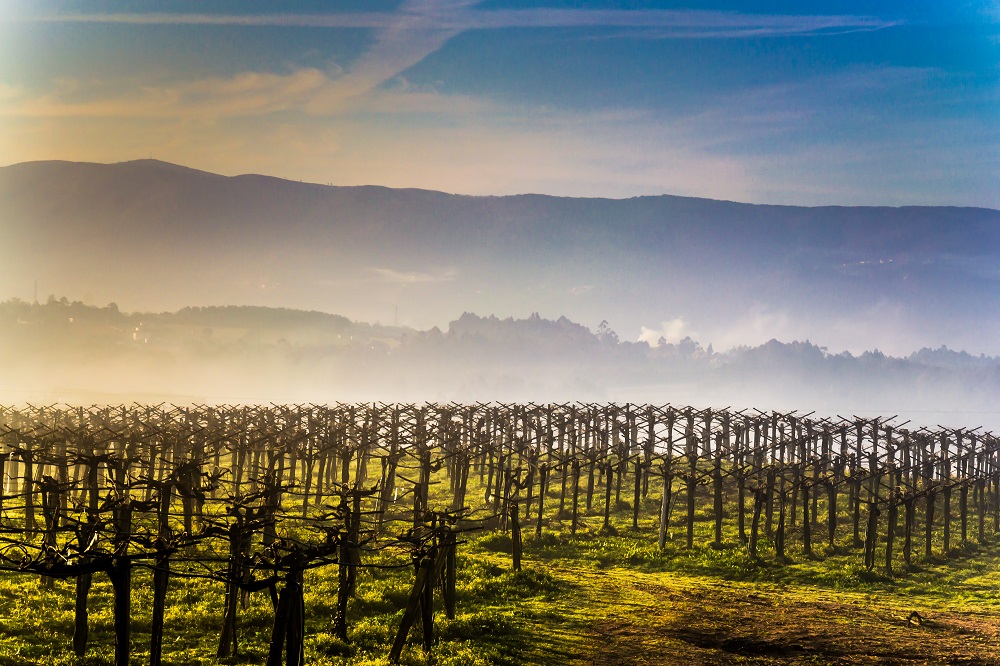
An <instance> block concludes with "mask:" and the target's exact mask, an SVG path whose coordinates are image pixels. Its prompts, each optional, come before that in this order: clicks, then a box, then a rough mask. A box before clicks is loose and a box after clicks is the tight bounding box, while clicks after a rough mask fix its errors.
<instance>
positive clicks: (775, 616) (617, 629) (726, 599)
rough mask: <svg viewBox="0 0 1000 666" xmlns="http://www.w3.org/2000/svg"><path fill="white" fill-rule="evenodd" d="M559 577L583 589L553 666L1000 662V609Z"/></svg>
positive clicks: (563, 626) (750, 586)
mask: <svg viewBox="0 0 1000 666" xmlns="http://www.w3.org/2000/svg"><path fill="white" fill-rule="evenodd" d="M554 573H557V574H558V575H559V576H560V577H562V578H565V579H567V580H571V581H574V589H575V590H576V592H575V593H574V594H573V595H571V596H570V597H569V598H567V599H565V600H561V601H560V602H559V603H558V604H557V607H556V609H555V610H554V613H553V617H552V621H553V624H554V625H557V626H553V624H550V625H549V630H548V632H547V636H548V641H547V642H548V643H549V645H550V646H551V647H552V648H557V647H559V646H562V647H563V650H562V651H561V654H557V653H551V656H552V657H553V660H552V661H551V662H550V663H564V661H572V662H573V663H577V664H594V665H601V666H604V665H608V666H610V665H614V666H625V665H631V664H635V665H640V664H642V665H645V664H685V665H691V666H693V665H695V664H907V665H911V664H998V665H1000V611H998V610H996V609H995V608H989V607H984V608H969V607H962V608H947V609H941V608H934V607H928V606H927V605H923V604H921V603H919V602H917V603H914V602H913V601H912V600H911V599H910V598H908V597H900V596H893V595H886V596H879V597H876V596H874V595H867V594H860V593H856V592H833V591H829V590H819V589H814V588H802V587H795V588H781V587H778V586H774V585H764V584H754V583H732V582H725V581H718V580H709V579H702V578H691V577H685V576H679V575H676V574H643V573H636V572H632V571H618V570H593V569H580V570H577V569H572V570H571V569H568V568H566V569H563V568H558V569H556V570H555V571H554ZM925 603H926V602H925ZM914 611H915V612H916V613H918V614H919V618H918V617H917V616H916V615H912V616H911V613H913V612H914ZM560 657H565V658H566V659H565V660H564V659H563V658H560Z"/></svg>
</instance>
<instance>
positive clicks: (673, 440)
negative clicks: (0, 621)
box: [0, 403, 1000, 666]
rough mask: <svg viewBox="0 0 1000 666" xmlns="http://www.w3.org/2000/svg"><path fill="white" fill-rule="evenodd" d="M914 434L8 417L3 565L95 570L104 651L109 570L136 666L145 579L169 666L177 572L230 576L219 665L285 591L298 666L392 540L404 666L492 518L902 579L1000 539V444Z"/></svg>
mask: <svg viewBox="0 0 1000 666" xmlns="http://www.w3.org/2000/svg"><path fill="white" fill-rule="evenodd" d="M906 426H907V424H906V423H897V422H896V419H895V418H885V419H860V418H852V419H847V418H837V419H821V418H813V417H811V415H799V414H796V413H788V414H783V413H777V412H771V413H765V412H760V411H753V412H748V411H733V410H712V409H703V410H699V409H695V408H692V407H676V406H670V405H666V406H652V405H592V404H566V405H532V404H527V405H519V404H512V405H505V404H492V403H490V404H475V405H461V404H447V405H445V404H423V405H402V404H367V405H358V404H337V405H324V406H320V405H296V406H278V405H271V406H266V407H260V406H258V407H242V406H233V407H229V406H222V407H220V406H212V407H209V406H201V407H174V406H163V405H158V406H153V405H131V406H120V407H91V408H83V407H77V408H70V407H62V406H46V407H30V406H29V407H21V408H12V407H0V444H2V446H0V478H2V480H3V481H2V484H3V485H2V488H0V491H2V492H0V570H6V571H10V572H19V573H22V574H33V575H37V576H38V577H39V581H40V584H41V585H47V586H51V585H52V584H53V581H54V580H55V579H72V580H74V581H75V584H76V588H75V589H76V606H75V623H74V634H73V643H72V649H73V650H74V651H75V652H76V654H78V655H81V656H82V655H84V654H86V651H87V644H88V605H87V600H88V595H89V592H90V589H91V586H92V583H93V577H94V575H95V574H104V575H107V576H108V577H109V579H110V581H111V583H112V587H113V590H114V618H115V620H114V622H115V627H114V630H115V663H116V664H119V665H123V664H127V663H129V649H130V647H129V646H130V618H131V604H132V596H133V595H132V581H133V573H134V572H135V571H136V570H138V569H146V570H148V571H150V572H151V580H152V586H153V595H152V599H153V601H152V615H153V621H152V632H151V636H150V641H151V642H150V648H149V655H150V659H149V661H150V664H151V665H152V666H157V665H158V664H160V663H161V651H162V642H163V635H164V631H165V630H169V627H167V626H166V623H165V622H164V612H165V604H166V600H167V591H168V587H169V585H170V581H171V580H172V579H176V578H178V577H198V578H207V579H210V580H212V581H216V582H217V583H218V584H219V585H220V586H224V588H225V603H224V607H223V608H220V609H219V612H220V614H221V616H222V617H223V623H222V630H221V632H220V636H219V640H218V651H217V656H219V657H227V656H231V655H234V654H236V653H237V652H238V650H239V647H240V623H239V616H240V611H241V609H242V608H245V607H246V603H247V597H248V595H250V594H254V593H262V594H268V595H270V598H271V601H272V604H273V608H274V626H273V632H272V638H271V643H270V650H269V654H268V661H267V663H268V664H269V666H278V665H279V664H281V663H286V664H296V665H297V664H301V663H302V660H303V634H304V630H305V606H304V603H303V585H304V578H303V573H304V572H306V571H308V570H310V569H315V568H319V567H327V566H329V567H336V570H337V581H338V593H337V601H336V616H335V618H334V626H335V630H336V633H337V635H338V636H339V637H341V638H342V639H343V640H347V627H348V623H349V622H350V621H352V619H353V618H351V617H350V616H349V611H350V599H351V596H352V594H353V592H354V589H355V585H356V579H357V573H358V570H359V568H361V567H366V566H372V565H371V564H370V563H371V561H372V559H373V554H374V553H376V552H378V553H379V554H381V555H384V554H385V553H391V554H395V555H397V557H396V559H395V560H392V561H394V562H396V564H393V565H391V566H398V567H408V568H410V569H412V571H413V587H412V591H411V594H410V596H409V600H408V601H407V603H406V606H405V608H403V609H402V615H401V620H400V624H399V627H398V632H397V634H396V639H395V641H394V642H393V644H392V646H391V647H390V649H389V657H390V660H391V661H393V662H397V661H398V660H399V659H400V655H401V654H402V651H403V650H404V647H405V645H406V642H407V640H408V636H409V632H410V630H411V628H412V627H415V626H418V625H419V626H420V627H421V629H422V631H421V634H420V640H421V642H422V645H423V647H424V649H426V650H430V649H431V645H432V643H433V613H434V603H435V596H438V597H439V598H440V601H441V604H442V605H443V609H444V612H445V613H446V614H447V615H448V616H449V617H454V613H455V581H456V577H457V576H458V575H459V572H457V570H456V568H457V567H456V550H457V548H458V547H459V546H460V544H461V542H462V535H463V533H465V532H467V531H469V530H481V529H499V530H504V531H509V532H510V533H511V537H512V538H511V543H512V553H511V555H512V558H513V564H514V567H515V568H519V567H520V560H521V557H522V550H521V543H522V530H529V531H533V532H534V534H535V535H537V536H540V535H542V534H543V532H544V531H545V530H547V529H555V528H556V526H558V528H559V529H561V530H563V531H566V532H568V533H569V534H576V533H577V531H578V529H580V526H581V525H582V524H583V522H584V520H585V519H588V520H593V519H596V520H597V521H599V522H601V524H602V527H601V528H600V529H601V530H602V531H604V532H612V531H614V530H615V527H614V525H613V524H612V516H613V515H620V514H621V513H622V511H625V512H629V511H630V512H631V516H630V517H631V522H632V526H633V527H635V528H638V527H639V525H640V522H641V521H642V522H646V523H650V522H653V523H657V524H658V525H659V546H660V548H663V547H664V546H665V542H666V540H667V539H668V538H669V537H671V536H672V530H671V528H672V527H673V528H676V529H679V530H681V533H682V534H683V535H684V539H685V541H686V546H687V547H689V548H691V547H693V546H694V545H695V538H696V529H695V528H696V524H698V523H703V522H705V521H707V522H708V523H709V526H710V528H711V529H708V530H703V531H698V532H697V534H699V535H701V534H708V535H709V538H710V539H711V543H712V544H713V545H716V546H719V547H722V546H723V545H724V544H732V543H738V544H740V545H741V546H742V547H745V548H746V552H747V557H748V558H751V559H757V558H760V557H763V556H764V555H765V552H764V551H765V549H768V551H769V554H773V555H774V557H775V558H776V559H778V560H781V559H782V558H784V557H786V551H787V549H788V547H789V544H792V543H795V544H796V547H797V548H801V551H802V552H803V553H805V554H806V555H812V554H813V549H814V548H816V547H818V546H819V545H821V544H824V543H825V544H827V545H829V546H839V547H845V548H857V549H859V554H860V556H861V557H862V558H863V562H864V566H865V567H867V568H868V569H874V568H875V567H876V566H880V567H883V568H884V570H885V573H886V574H887V575H893V574H894V567H896V569H899V567H901V566H906V565H909V564H910V563H911V561H912V558H913V557H914V555H915V553H916V554H917V555H919V554H920V553H921V551H922V554H923V556H924V557H931V556H932V555H933V554H934V553H940V554H947V553H948V552H949V551H950V550H951V549H952V548H953V547H955V546H957V545H965V544H967V543H968V542H969V541H970V539H974V540H976V541H977V542H983V541H985V540H986V538H987V532H989V534H990V535H992V534H996V533H1000V460H998V448H1000V447H998V443H997V438H996V437H994V436H993V435H992V434H989V433H981V432H979V430H978V429H976V430H969V429H964V428H961V429H950V428H943V427H939V428H936V429H928V428H919V429H918V428H907V427H906ZM657 498H658V500H659V501H656V499H657ZM654 507H655V508H654ZM637 534H638V532H637ZM637 538H639V537H637ZM643 538H645V537H643ZM772 549H773V550H772ZM385 562H386V560H385V558H384V557H383V558H380V559H379V564H378V566H380V567H384V566H387V565H386V564H385Z"/></svg>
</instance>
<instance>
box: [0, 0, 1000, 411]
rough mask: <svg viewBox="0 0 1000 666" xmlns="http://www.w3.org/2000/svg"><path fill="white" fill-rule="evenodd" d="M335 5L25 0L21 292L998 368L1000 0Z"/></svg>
mask: <svg viewBox="0 0 1000 666" xmlns="http://www.w3.org/2000/svg"><path fill="white" fill-rule="evenodd" d="M335 4H336V7H330V3H321V2H296V3H277V2H276V3H267V5H266V7H265V6H264V5H261V4H252V5H248V4H247V3H245V2H236V1H224V0H219V1H214V2H200V3H191V2H185V1H180V0H177V1H172V2H164V3H157V8H156V9H157V11H155V12H152V11H150V9H149V5H148V3H138V2H125V1H115V0H105V1H102V2H99V3H92V2H88V3H83V2H76V3H74V2H69V3H67V2H47V1H41V2H27V1H21V0H15V1H13V2H6V3H4V5H3V8H2V9H0V160H3V161H4V162H5V163H6V164H9V165H10V166H6V167H2V168H0V225H2V226H0V232H2V233H3V238H2V243H0V261H2V262H3V265H4V270H3V271H2V272H0V300H2V299H11V298H19V299H22V300H23V301H25V302H27V303H32V302H34V301H35V300H36V298H37V300H38V301H39V302H40V303H41V304H44V303H45V302H46V301H47V300H48V296H49V295H50V294H51V295H53V296H54V297H55V299H56V300H58V299H60V298H64V297H65V298H67V299H68V300H69V301H70V302H72V301H81V302H83V303H85V304H91V305H99V306H105V305H107V304H108V303H111V302H114V303H115V304H116V305H117V307H118V308H120V310H121V311H124V312H126V313H133V312H135V313H156V312H161V311H176V310H180V309H181V308H184V307H187V306H212V305H254V306H270V307H280V308H298V309H304V310H317V311H321V312H326V313H332V314H337V315H342V316H344V317H347V318H349V319H351V320H354V321H361V322H368V323H371V324H375V323H381V324H386V325H393V326H395V325H397V324H398V325H399V326H400V327H409V328H410V329H411V330H413V331H427V330H429V329H431V328H432V327H435V326H437V327H439V328H441V329H442V330H444V331H446V332H447V330H448V326H449V323H450V322H452V321H455V320H458V319H459V318H460V317H461V315H462V313H463V312H474V313H476V314H477V315H482V316H488V315H496V316H498V317H500V318H506V317H510V316H513V317H515V318H522V319H524V318H528V317H529V315H531V314H532V313H535V312H537V313H539V314H540V315H541V317H542V318H543V319H549V320H553V321H554V320H557V319H558V318H559V317H561V316H564V315H565V316H566V317H568V318H569V320H571V321H572V322H576V323H579V324H581V325H582V326H584V327H586V328H587V329H589V330H590V331H591V332H596V331H597V330H598V327H599V325H600V323H601V322H602V321H607V324H608V326H609V327H610V328H612V329H613V330H615V331H617V334H618V336H619V338H620V339H621V340H622V341H625V342H642V343H643V344H647V343H648V344H649V345H650V346H651V348H658V347H659V346H662V345H664V344H667V343H672V344H679V343H680V342H681V341H683V340H684V339H685V338H692V339H693V340H696V341H697V342H698V343H699V344H700V345H702V346H703V347H704V348H707V347H708V345H710V344H711V345H712V346H713V349H714V350H715V351H717V352H726V351H729V350H731V349H733V348H735V347H739V346H740V345H750V346H757V345H763V344H765V343H766V342H767V341H768V340H770V339H772V338H777V339H778V340H780V341H782V342H792V341H795V340H798V341H805V340H809V341H811V342H812V343H815V344H816V345H820V346H822V347H824V348H826V349H827V350H828V351H829V352H830V353H831V354H837V353H839V352H841V351H844V350H846V351H849V352H851V353H852V354H854V355H861V354H862V353H863V352H864V351H866V350H875V349H879V350H881V351H882V352H886V353H889V354H891V355H894V356H897V357H900V358H903V357H908V355H910V354H911V353H913V352H916V351H917V350H919V349H921V348H924V347H927V348H932V349H937V348H939V347H941V346H943V345H944V346H947V347H949V348H950V349H953V350H965V351H967V352H969V353H970V354H972V355H973V356H974V357H978V356H979V355H980V354H986V355H987V356H996V355H1000V342H998V341H997V337H996V335H995V331H996V330H997V326H998V324H1000V288H998V287H1000V285H998V279H1000V271H998V265H1000V263H998V262H1000V213H998V212H997V210H996V209H997V208H998V207H1000V157H998V156H1000V150H998V147H1000V141H998V139H1000V122H998V120H1000V112H998V111H1000V68H998V67H997V63H998V62H1000V52H998V51H1000V27H998V23H1000V11H998V9H997V6H996V3H995V2H974V3H962V4H958V3H932V2H917V3H875V4H872V3H852V2H818V3H809V4H808V5H802V4H800V3H783V2H756V3H740V5H739V7H738V8H737V7H736V6H735V5H733V4H732V3H727V2H700V3H689V4H685V5H680V4H677V3H669V2H655V3H642V6H641V8H636V6H634V5H633V4H632V3H608V2H594V3H565V2H558V1H555V0H554V1H552V2H548V3H533V2H516V1H515V2H467V1H461V2H448V1H444V0H415V1H411V2H402V3H400V2H342V3H335ZM243 174H256V175H243ZM300 181H301V182H300ZM363 185H371V186H379V187H369V188H362V187H357V186H363ZM386 188H396V189H386ZM398 188H405V189H398ZM528 193H535V194H537V195H541V196H513V195H525V194H528ZM691 197H696V198H691ZM710 199H712V200H723V201H730V202H746V203H747V204H757V205H754V206H751V205H737V204H733V203H722V202H721V201H710ZM15 323H16V322H15ZM125 332H127V331H124V330H123V331H122V333H125ZM8 344H11V343H9V342H8ZM8 353H10V354H12V355H14V356H17V353H18V352H17V350H16V349H15V350H10V349H9V350H8ZM483 353H487V354H488V353H489V352H488V350H487V351H484V352H483ZM331 372H332V371H331ZM47 373H48V370H46V371H45V372H41V371H39V376H50V375H48V374H47ZM153 374H157V372H156V371H152V370H151V371H150V372H149V373H148V375H153ZM180 374H183V373H180ZM137 377H139V379H137V380H136V382H138V383H128V382H125V383H123V385H122V386H123V387H125V386H126V385H127V387H128V388H127V389H126V388H122V394H123V395H131V394H136V395H137V394H139V393H140V392H141V390H142V389H143V385H142V382H141V375H138V376H137ZM619 379H621V378H619ZM52 381H53V385H55V384H56V383H58V377H57V376H53V380H52ZM288 381H289V382H292V380H291V379H289V380H288ZM317 381H319V380H317ZM517 381H521V380H517ZM616 381H618V380H616ZM621 381H622V386H625V385H626V384H627V383H628V381H626V380H625V379H621ZM855 381H863V380H857V379H856V380H855ZM990 381H992V380H990ZM515 383H516V382H515ZM44 384H45V382H41V383H37V382H36V383H34V384H33V386H35V388H33V389H32V390H33V391H34V390H38V391H43V392H44V390H45V387H44ZM987 384H989V382H987ZM320 385H322V381H319V384H317V386H320ZM485 385H489V386H496V384H495V383H491V382H487V383H486V384H485ZM978 385H982V384H978ZM105 388H106V389H107V390H109V391H110V392H111V393H114V392H115V391H114V390H113V389H114V386H113V385H110V384H109V385H106V387H105ZM6 390H10V391H16V390H17V386H13V387H12V388H10V389H6ZM102 390H104V389H102ZM177 390H178V391H181V392H183V387H178V388H177ZM318 390H319V389H317V391H318ZM845 390H848V391H849V390H850V388H849V387H845ZM990 390H992V389H990ZM691 391H692V393H691V395H693V394H694V393H693V391H694V389H693V388H692V389H691ZM497 392H498V393H497V394H498V395H499V389H497ZM582 393H585V391H583V389H581V398H582V397H583V395H582ZM626 393H627V392H626ZM597 394H600V395H605V396H606V397H609V396H610V397H612V398H613V397H614V395H625V393H617V394H613V395H612V394H607V393H603V394H602V393H600V392H598V393H597ZM597 394H595V395H597ZM10 395H13V393H11V394H10ZM33 395H36V394H33ZM338 395H340V394H338ZM449 395H451V394H449ZM470 395H471V393H470ZM476 395H477V396H478V398H477V399H482V398H484V397H485V398H489V397H490V395H489V391H485V392H481V393H477V394H476ZM525 395H527V393H526V394H525ZM552 395H553V396H554V395H556V394H555V393H552ZM699 395H703V396H705V398H706V401H708V402H714V400H710V398H712V397H713V395H712V393H711V392H708V393H705V392H702V393H700V394H699ZM359 396H360V393H359ZM265 397H266V396H265ZM344 397H347V398H350V396H344ZM365 397H368V394H365ZM544 397H545V394H544V392H543V393H542V394H531V399H543V398H544ZM565 397H566V396H565V395H564V394H559V398H560V399H563V398H565ZM716 397H719V400H722V394H717V395H716ZM759 397H764V396H763V394H760V396H759ZM751 398H752V396H750V397H747V398H746V400H748V401H750V400H751ZM903 399H904V397H903V396H901V397H900V400H903ZM677 401H679V402H683V401H684V399H683V397H681V398H680V399H679V400H676V399H675V402H677ZM689 402H690V400H689ZM890 402H892V401H890ZM765 406H766V405H765ZM893 406H896V404H895V403H893V404H889V407H893ZM803 407H808V405H803ZM860 407H864V406H863V405H862V406H860Z"/></svg>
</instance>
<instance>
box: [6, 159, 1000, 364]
mask: <svg viewBox="0 0 1000 666" xmlns="http://www.w3.org/2000/svg"><path fill="white" fill-rule="evenodd" d="M0 220H2V221H3V223H4V226H5V230H6V232H7V238H6V239H5V241H6V242H5V243H4V244H3V246H0V261H3V264H4V266H5V267H7V270H6V271H5V273H4V274H3V275H0V297H2V296H15V295H21V296H27V295H28V294H30V293H31V291H30V290H31V285H32V283H33V282H34V281H35V280H38V281H39V282H40V283H41V288H42V290H43V293H65V294H67V295H69V296H70V297H72V298H74V299H80V298H83V299H84V300H90V301H94V300H104V301H110V300H116V301H119V302H122V303H123V304H124V305H125V306H126V307H129V308H131V309H176V308H179V307H182V306H184V305H208V304H211V303H218V302H227V303H239V304H248V305H251V304H253V305H266V306H288V307H295V308H302V309H315V310H321V311H338V312H343V313H344V314H345V315H346V316H349V317H352V318H356V319H364V320H370V321H371V320H386V319H389V318H390V317H394V316H396V315H393V314H390V313H394V312H398V313H399V315H400V316H402V318H403V321H404V322H407V323H410V324H412V325H414V326H417V327H425V328H428V327H429V326H425V324H432V325H433V324H436V325H439V326H440V325H443V324H444V323H445V322H446V319H447V317H448V316H450V313H453V312H461V311H465V310H469V311H480V312H483V311H486V312H511V313H514V314H518V315H521V314H527V313H528V312H532V311H539V312H545V313H549V314H551V313H553V312H558V313H560V314H566V315H567V316H568V317H570V318H571V319H573V320H575V321H584V322H592V323H593V324H596V322H598V321H600V320H601V319H607V320H608V321H609V322H610V324H611V325H612V326H613V327H614V328H615V329H616V330H619V331H623V333H624V335H625V337H627V338H633V337H634V336H635V335H637V334H638V331H640V329H642V328H649V329H654V328H656V327H657V326H659V325H660V322H669V321H674V320H677V319H682V320H683V321H684V322H687V323H686V324H685V325H687V326H688V327H689V328H690V329H691V330H693V331H699V332H700V333H701V334H702V335H703V336H704V337H708V338H711V339H715V340H718V341H720V342H722V341H724V344H725V345H727V346H731V345H734V344H739V343H740V342H741V341H745V342H748V343H757V342H762V341H763V340H765V339H767V338H770V337H773V336H775V335H777V336H778V337H783V338H807V337H812V338H816V339H818V338H820V337H824V335H828V334H827V333H826V332H828V331H830V330H837V331H840V333H839V334H838V337H836V338H835V337H832V336H828V337H827V339H828V341H829V343H830V344H831V345H833V346H840V347H845V348H853V349H862V348H868V347H875V346H888V345H890V344H895V349H896V350H902V349H906V348H911V349H912V348H919V347H921V346H927V347H937V346H939V345H940V344H944V343H947V344H949V345H951V346H959V347H968V348H983V349H984V350H987V351H990V352H991V353H1000V343H997V342H996V341H995V340H994V339H993V337H992V336H991V335H990V333H989V330H990V329H992V328H995V327H996V326H1000V272H998V271H997V270H996V268H995V267H996V266H997V265H1000V211H995V210H992V209H983V208H973V207H926V206H912V207H839V206H832V207H831V206H823V207H795V206H780V205H772V204H745V203H739V202H726V201H716V200H711V199H698V198H688V197H679V196H677V195H667V194H664V195H658V196H644V197H634V198H628V199H605V198H592V199H582V198H571V197H553V196H549V195H541V194H523V195H503V196H492V197H477V196H470V195H459V194H448V193H444V192H437V191H433V190H420V189H410V190H404V189H392V188H386V187H382V186H377V185H369V186H330V185H322V184H314V183H299V182H296V181H289V180H286V179H280V178H276V177H273V176H263V175H259V174H245V175H241V176H221V175H218V174H212V173H209V172H204V171H199V170H196V169H190V168H188V167H183V166H178V165H172V164H170V163H165V162H161V161H156V160H142V161H133V162H124V163H117V164H112V165H98V164H93V163H73V162H34V163H22V164H20V165H11V166H7V167H2V168H0ZM886 314H888V315H891V316H888V317H887V316H883V315H886ZM877 319H881V321H880V322H879V323H878V324H877V325H876V324H874V323H872V322H874V321H875V320H877ZM758 320H760V321H762V322H764V323H766V322H779V323H781V322H784V324H783V325H784V326H785V330H777V331H774V332H773V333H771V332H770V331H768V330H767V329H766V326H765V325H764V323H761V324H758V323H757V322H758ZM845 322H853V323H854V324H856V325H846V324H845ZM741 331H751V332H753V333H752V335H753V337H748V334H742V333H741ZM956 331H957V333H956ZM821 334H823V335H821ZM741 335H743V337H740V336H741ZM727 336H728V338H727ZM765 336H766V337H765ZM896 339H898V340H899V342H898V343H893V340H896ZM990 340H994V341H993V342H989V341H990ZM989 345H992V346H989Z"/></svg>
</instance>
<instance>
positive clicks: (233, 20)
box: [8, 0, 900, 38]
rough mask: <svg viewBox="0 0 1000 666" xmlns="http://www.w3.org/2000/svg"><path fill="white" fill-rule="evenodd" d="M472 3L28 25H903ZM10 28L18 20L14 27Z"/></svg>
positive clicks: (756, 31)
mask: <svg viewBox="0 0 1000 666" xmlns="http://www.w3.org/2000/svg"><path fill="white" fill-rule="evenodd" d="M474 4H475V3H472V2H463V1H461V0H459V1H448V0H421V1H411V2H407V3H405V4H404V5H403V6H401V7H400V8H399V10H398V11H396V12H392V13H389V12H361V13H332V14H286V13H276V14H251V15H247V14H197V13H176V14H170V13H156V12H148V13H110V14H109V13H104V14H101V13H87V14H80V13H77V14H46V15H35V16H30V15H29V16H24V17H21V18H20V19H19V20H22V21H44V22H75V23H123V24H135V25H207V26H223V25H234V26H260V27H310V28H368V29H376V30H385V31H387V32H396V34H398V31H399V30H400V29H403V30H420V31H428V30H434V31H440V32H442V33H445V34H446V33H449V32H450V33H452V34H455V33H458V32H463V31H466V30H491V29H504V28H597V27H610V28H636V29H639V30H641V33H640V34H645V35H646V36H649V37H661V38H663V37H674V38H690V37H698V38H739V37H751V36H761V35H770V36H791V35H808V34H822V33H827V32H830V33H836V34H841V33H844V32H855V31H869V30H879V29H883V28H888V27H892V26H894V25H899V23H900V21H898V20H890V19H884V18H880V17H876V16H863V15H860V16H859V15H807V14H802V15H781V14H747V13H742V12H724V11H699V10H664V9H637V10H628V9H546V8H540V9H515V10H483V9H475V8H474ZM8 20H11V19H8Z"/></svg>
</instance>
